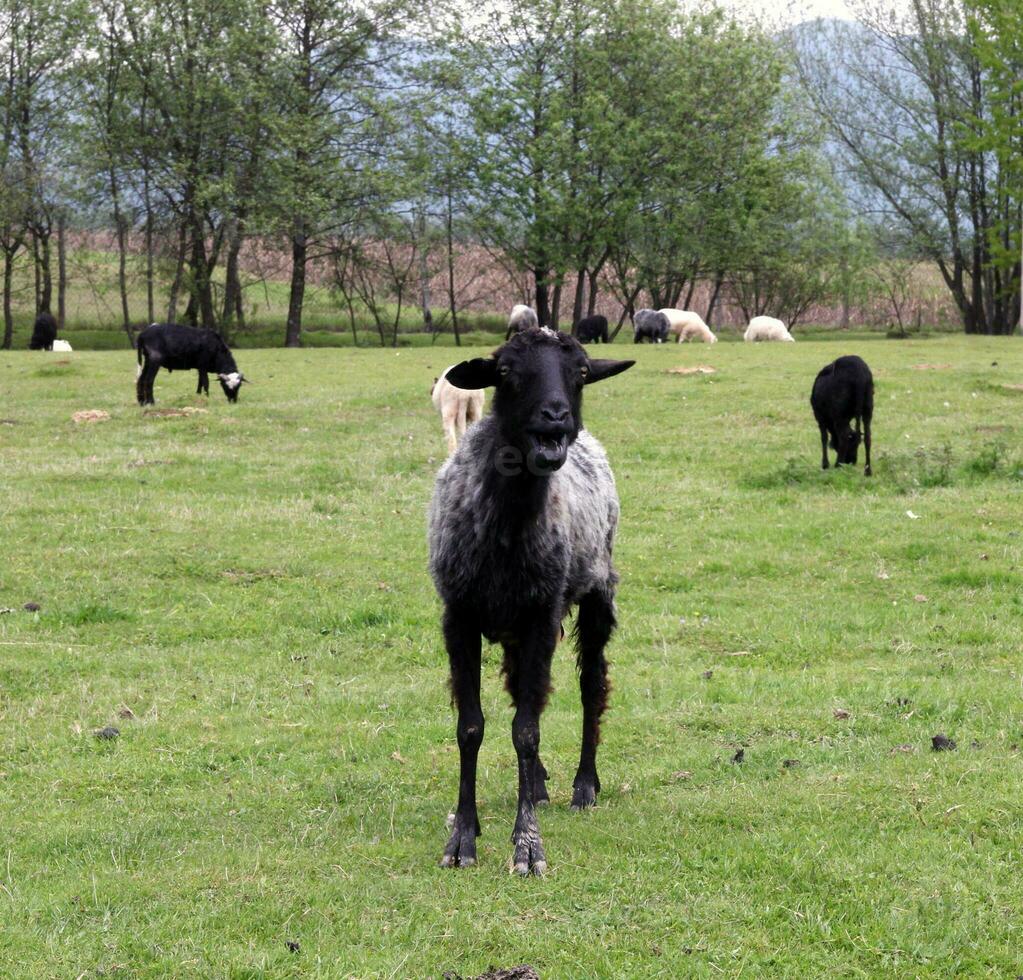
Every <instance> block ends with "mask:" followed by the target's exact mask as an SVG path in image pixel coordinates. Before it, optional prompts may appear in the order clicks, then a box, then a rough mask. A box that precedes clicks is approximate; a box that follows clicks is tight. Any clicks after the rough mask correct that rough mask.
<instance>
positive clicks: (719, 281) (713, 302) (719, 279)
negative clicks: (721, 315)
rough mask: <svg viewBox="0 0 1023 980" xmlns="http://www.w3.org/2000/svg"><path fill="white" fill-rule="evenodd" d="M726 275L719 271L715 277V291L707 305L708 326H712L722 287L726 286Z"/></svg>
mask: <svg viewBox="0 0 1023 980" xmlns="http://www.w3.org/2000/svg"><path fill="white" fill-rule="evenodd" d="M724 281H725V274H724V272H722V271H719V272H717V273H716V274H715V276H714V290H713V292H712V293H711V294H710V302H709V303H708V304H707V317H706V324H707V326H708V327H709V326H710V325H711V318H712V317H713V316H714V307H715V306H717V302H718V296H720V295H721V286H722V285H723V284H724Z"/></svg>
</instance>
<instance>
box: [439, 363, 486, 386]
mask: <svg viewBox="0 0 1023 980" xmlns="http://www.w3.org/2000/svg"><path fill="white" fill-rule="evenodd" d="M444 379H445V380H446V381H447V382H448V383H449V384H453V385H454V386H455V387H456V388H463V389H465V390H467V391H473V390H475V389H476V388H489V387H490V386H491V385H496V384H497V361H495V360H494V359H493V358H492V357H474V358H473V359H472V360H471V361H462V362H461V363H460V364H456V365H455V366H454V367H453V368H452V369H451V370H450V371H448V373H447V374H445V375H444Z"/></svg>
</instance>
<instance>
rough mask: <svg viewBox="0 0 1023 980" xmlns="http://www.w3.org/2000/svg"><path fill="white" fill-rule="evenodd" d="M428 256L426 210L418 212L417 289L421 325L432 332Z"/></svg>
mask: <svg viewBox="0 0 1023 980" xmlns="http://www.w3.org/2000/svg"><path fill="white" fill-rule="evenodd" d="M429 260H430V256H429V254H428V250H427V246H426V211H425V209H423V210H421V211H420V212H419V291H420V300H419V302H420V305H421V306H422V308H423V326H424V327H425V328H426V330H427V332H429V333H433V313H432V312H431V311H430V261H429Z"/></svg>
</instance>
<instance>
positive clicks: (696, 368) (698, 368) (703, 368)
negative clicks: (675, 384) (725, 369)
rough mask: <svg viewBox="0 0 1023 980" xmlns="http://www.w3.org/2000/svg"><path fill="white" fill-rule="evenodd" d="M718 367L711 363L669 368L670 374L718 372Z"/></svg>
mask: <svg viewBox="0 0 1023 980" xmlns="http://www.w3.org/2000/svg"><path fill="white" fill-rule="evenodd" d="M717 373H718V369H717V368H712V367H711V366H710V365H709V364H694V365H693V366H692V367H675V368H668V374H717Z"/></svg>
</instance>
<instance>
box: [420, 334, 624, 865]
mask: <svg viewBox="0 0 1023 980" xmlns="http://www.w3.org/2000/svg"><path fill="white" fill-rule="evenodd" d="M634 363H635V362H634V361H611V360H596V359H591V358H590V357H588V356H587V354H586V350H585V349H584V348H583V347H582V345H581V344H579V343H578V342H577V341H576V340H575V339H574V338H572V337H569V336H568V335H567V334H563V333H556V332H555V331H553V330H549V329H546V328H544V329H538V330H525V331H523V332H522V333H519V334H516V335H515V336H514V337H512V338H511V340H510V341H508V342H507V343H505V344H504V345H503V346H502V347H500V348H498V350H496V351H495V352H494V354H493V355H492V356H491V357H487V358H476V359H474V360H471V361H463V362H462V363H461V364H456V365H455V366H454V367H453V368H451V370H450V371H448V373H447V380H448V381H449V382H450V383H451V384H453V385H456V386H458V387H464V388H466V389H473V390H474V389H477V388H489V387H493V388H495V392H494V399H493V407H492V409H491V412H490V414H489V415H487V416H486V417H484V418H483V419H482V420H481V421H480V422H478V423H477V424H476V425H474V426H472V427H471V428H470V429H469V431H468V432H467V433H466V435H465V438H464V439H463V440H462V441H461V442H460V443H459V445H458V449H456V450H455V453H454V455H453V456H451V457H450V458H449V459H448V461H447V462H446V463H445V464H444V465H443V466H442V467H441V469H440V472H439V473H438V474H437V484H436V487H435V489H434V493H433V500H432V502H431V504H430V518H429V544H430V572H431V574H432V576H433V581H434V584H435V585H436V587H437V591H438V593H439V594H440V597H441V599H442V600H443V603H444V616H443V631H444V641H445V645H446V647H447V651H448V659H449V662H450V667H451V693H452V697H453V701H454V703H455V705H456V707H457V709H458V727H457V735H458V749H459V753H460V758H461V769H460V773H461V774H460V778H459V788H458V807H457V809H456V811H455V821H454V827H453V829H452V833H451V837H450V839H449V840H448V843H447V846H446V847H445V848H444V857H443V859H442V861H441V864H442V865H444V866H446V867H454V866H462V867H465V866H467V865H471V864H475V863H476V837H477V836H478V835H479V833H480V824H479V819H478V817H477V811H476V758H477V755H478V753H479V749H480V744H481V743H482V741H483V711H482V709H481V707H480V657H481V641H480V635H481V634H482V635H483V636H485V637H486V638H487V640H489V641H490V642H492V643H498V642H499V643H501V645H502V646H503V647H504V668H503V670H504V675H505V686H506V687H507V689H508V692H509V694H511V697H512V701H513V702H514V704H515V718H514V720H513V722H512V742H513V744H514V746H515V752H516V754H517V756H518V762H519V796H518V815H517V817H516V820H515V829H514V831H513V833H512V843H513V844H514V852H513V857H512V870H513V871H515V873H517V874H520V875H526V874H529V873H530V872H532V873H533V874H537V875H539V874H543V872H544V871H545V870H546V868H547V859H546V856H545V854H544V849H543V841H542V840H541V837H540V827H539V824H538V823H537V817H536V809H535V808H536V805H537V804H538V803H541V802H543V801H546V800H548V795H547V788H546V783H545V780H546V779H547V771H546V770H545V769H544V766H543V763H542V762H541V761H540V755H539V746H540V714H541V712H542V711H543V708H544V705H545V704H546V701H547V694H548V692H549V690H550V673H551V658H552V656H553V654H554V648H555V646H556V645H557V643H558V640H559V638H560V635H561V622H562V620H563V619H564V617H565V616H566V614H567V613H568V611H569V609H570V608H571V606H573V605H576V604H578V606H579V613H578V617H577V620H576V628H575V633H576V642H577V648H578V665H579V685H580V689H581V693H582V703H583V738H582V752H581V754H580V758H579V768H578V770H577V771H576V775H575V781H574V783H573V792H572V807H573V809H582V808H584V807H590V806H593V804H594V802H595V800H596V796H597V793H598V791H599V790H600V780H599V779H598V778H597V766H596V754H597V743H598V741H599V734H600V716H601V714H602V713H603V711H604V708H605V707H606V704H607V695H608V690H609V684H608V680H607V661H606V660H605V659H604V647H605V645H606V643H607V641H608V639H609V638H610V636H611V633H612V631H613V630H614V627H615V610H614V593H615V584H616V582H617V581H618V576H617V575H616V574H615V570H614V567H613V565H612V563H611V550H612V545H613V542H614V536H615V528H616V526H617V524H618V496H617V494H616V492H615V483H614V477H613V476H612V475H611V468H610V466H609V465H608V462H607V457H606V456H605V455H604V450H603V449H602V448H601V446H600V443H598V442H597V440H596V439H594V438H593V436H591V435H590V434H589V433H588V432H587V431H586V430H585V429H583V427H582V424H583V423H582V395H583V386H584V385H588V384H592V383H594V382H595V381H602V380H604V379H605V378H610V377H611V376H612V375H615V374H618V373H619V372H621V371H624V370H625V369H626V368H628V367H631V366H632V365H633V364H634Z"/></svg>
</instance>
